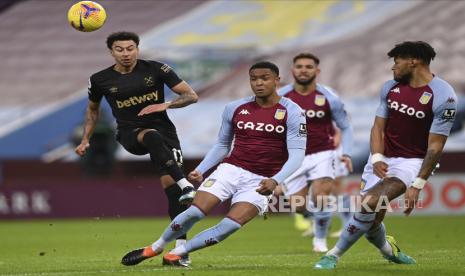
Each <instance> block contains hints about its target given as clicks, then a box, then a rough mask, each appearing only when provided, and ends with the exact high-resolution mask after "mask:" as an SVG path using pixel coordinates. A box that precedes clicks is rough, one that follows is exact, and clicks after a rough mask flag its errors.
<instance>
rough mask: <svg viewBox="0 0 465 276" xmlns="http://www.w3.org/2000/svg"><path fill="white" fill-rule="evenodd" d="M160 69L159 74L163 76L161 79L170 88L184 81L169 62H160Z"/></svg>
mask: <svg viewBox="0 0 465 276" xmlns="http://www.w3.org/2000/svg"><path fill="white" fill-rule="evenodd" d="M158 70H160V71H159V74H160V76H161V79H162V80H163V82H164V83H165V84H166V85H167V86H168V87H169V88H173V87H174V86H176V85H178V84H179V83H181V82H182V79H180V78H179V77H178V75H177V74H176V72H174V71H173V69H172V68H171V67H170V66H169V65H168V64H160V67H159V69H158Z"/></svg>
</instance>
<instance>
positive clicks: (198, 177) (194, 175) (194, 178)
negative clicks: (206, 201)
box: [187, 170, 203, 183]
mask: <svg viewBox="0 0 465 276" xmlns="http://www.w3.org/2000/svg"><path fill="white" fill-rule="evenodd" d="M187 179H188V180H189V181H190V182H194V183H200V182H202V181H203V176H202V174H201V173H200V172H199V171H197V170H193V171H191V172H190V173H189V175H188V176H187Z"/></svg>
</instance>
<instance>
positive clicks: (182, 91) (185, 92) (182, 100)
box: [138, 81, 199, 116]
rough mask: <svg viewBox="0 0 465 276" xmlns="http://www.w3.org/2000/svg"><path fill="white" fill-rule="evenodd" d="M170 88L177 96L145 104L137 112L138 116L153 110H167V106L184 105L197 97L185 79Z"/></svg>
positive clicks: (176, 106)
mask: <svg viewBox="0 0 465 276" xmlns="http://www.w3.org/2000/svg"><path fill="white" fill-rule="evenodd" d="M171 90H173V92H174V93H176V94H178V95H179V97H177V98H176V99H174V100H172V101H169V102H165V103H161V104H152V105H149V106H146V107H145V108H143V109H142V110H141V111H140V112H139V114H138V116H143V115H147V114H150V113H154V112H162V111H165V110H167V109H168V108H181V107H185V106H188V105H190V104H193V103H196V102H197V100H198V98H199V97H198V96H197V93H195V91H194V90H193V89H192V87H190V86H189V84H187V82H185V81H182V82H180V83H179V84H177V85H175V86H174V87H172V88H171Z"/></svg>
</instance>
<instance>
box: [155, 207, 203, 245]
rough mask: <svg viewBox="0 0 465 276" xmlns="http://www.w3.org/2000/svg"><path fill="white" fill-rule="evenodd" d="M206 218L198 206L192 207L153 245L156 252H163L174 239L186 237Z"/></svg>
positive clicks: (178, 217) (176, 219)
mask: <svg viewBox="0 0 465 276" xmlns="http://www.w3.org/2000/svg"><path fill="white" fill-rule="evenodd" d="M204 217H205V214H204V213H203V212H202V211H201V210H200V209H199V208H197V207H196V206H194V205H191V206H190V207H189V208H188V209H187V210H186V211H184V212H182V213H181V214H179V215H178V216H177V217H175V218H174V219H173V221H172V222H171V223H170V225H168V227H167V228H166V229H165V231H164V232H163V234H162V235H161V237H160V238H159V239H158V240H157V241H156V242H154V243H153V244H152V249H153V250H154V251H155V252H161V251H163V249H164V248H165V246H166V245H167V244H168V243H170V242H172V241H173V240H174V239H176V238H178V237H181V236H182V235H185V234H186V233H187V231H189V230H190V229H191V228H192V226H194V224H195V223H196V222H198V221H199V220H201V219H202V218H204Z"/></svg>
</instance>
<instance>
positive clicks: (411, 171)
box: [360, 154, 423, 195]
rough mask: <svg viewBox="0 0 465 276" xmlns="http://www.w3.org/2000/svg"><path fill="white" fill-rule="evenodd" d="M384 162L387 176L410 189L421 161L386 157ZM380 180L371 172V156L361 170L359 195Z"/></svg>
mask: <svg viewBox="0 0 465 276" xmlns="http://www.w3.org/2000/svg"><path fill="white" fill-rule="evenodd" d="M385 162H386V164H387V165H388V172H387V176H389V177H397V178H399V179H400V180H402V182H404V184H405V186H407V187H410V185H411V184H412V183H413V181H414V180H415V178H416V177H417V175H418V172H419V171H420V168H421V164H422V163H423V159H421V158H402V157H390V158H388V157H386V158H385ZM380 180H381V179H380V178H379V177H377V176H376V175H375V174H374V172H373V165H372V164H371V154H370V157H369V158H368V162H367V164H366V165H365V168H364V169H363V174H362V181H361V186H360V194H362V195H363V194H365V193H366V192H367V191H368V190H369V189H371V188H373V186H375V185H376V184H377V183H378V182H379V181H380Z"/></svg>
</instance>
